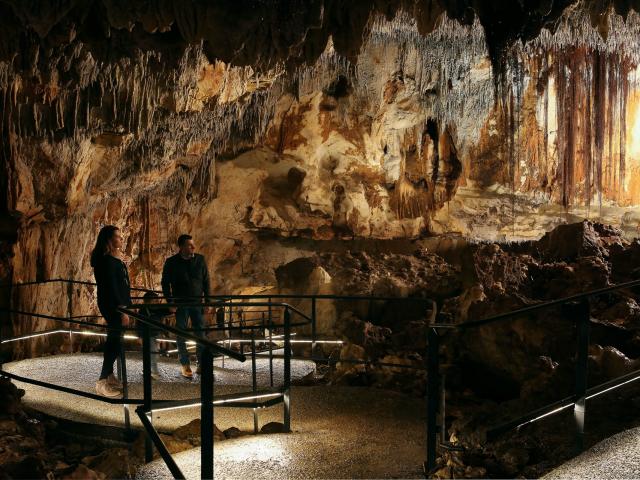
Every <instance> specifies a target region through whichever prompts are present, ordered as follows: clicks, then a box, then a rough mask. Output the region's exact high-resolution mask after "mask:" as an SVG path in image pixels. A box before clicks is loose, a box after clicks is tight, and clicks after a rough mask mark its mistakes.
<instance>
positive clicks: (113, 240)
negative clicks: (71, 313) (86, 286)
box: [91, 225, 131, 398]
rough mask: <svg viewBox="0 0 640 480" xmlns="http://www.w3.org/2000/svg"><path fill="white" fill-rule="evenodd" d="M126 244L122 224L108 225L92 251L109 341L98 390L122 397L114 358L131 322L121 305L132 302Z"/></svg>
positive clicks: (99, 302)
mask: <svg viewBox="0 0 640 480" xmlns="http://www.w3.org/2000/svg"><path fill="white" fill-rule="evenodd" d="M121 247H122V235H120V230H118V227H114V226H113V225H106V226H104V227H102V229H101V230H100V233H98V239H97V240H96V246H95V248H94V249H93V252H91V266H92V267H93V273H94V275H95V277H96V283H97V284H98V308H99V309H100V313H101V314H102V316H103V317H104V319H105V320H106V322H107V326H108V328H107V341H106V342H105V344H104V360H103V363H102V372H101V373H100V379H99V380H98V381H97V382H96V392H98V395H103V396H105V397H111V398H113V397H118V396H120V394H121V392H122V384H121V383H120V382H119V381H118V380H117V379H116V378H115V377H114V375H113V362H115V360H116V358H118V354H119V353H120V348H121V346H120V342H121V340H120V333H121V330H122V326H123V325H128V323H129V317H128V316H127V315H125V314H123V313H120V312H118V310H117V309H118V308H122V307H127V306H128V305H129V304H130V303H131V296H130V287H129V273H128V272H127V267H126V266H125V264H124V263H123V262H122V260H120V259H119V258H118V257H117V254H118V251H119V250H120V248H121Z"/></svg>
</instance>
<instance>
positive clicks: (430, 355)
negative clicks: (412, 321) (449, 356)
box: [425, 328, 440, 473]
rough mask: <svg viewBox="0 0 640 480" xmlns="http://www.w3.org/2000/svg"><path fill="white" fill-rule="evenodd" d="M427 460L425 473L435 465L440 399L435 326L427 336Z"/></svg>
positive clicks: (438, 345)
mask: <svg viewBox="0 0 640 480" xmlns="http://www.w3.org/2000/svg"><path fill="white" fill-rule="evenodd" d="M427 339H428V345H427V462H426V468H425V473H428V472H430V471H431V470H433V468H434V467H435V466H436V451H437V438H438V405H439V403H440V402H439V400H440V398H439V397H440V390H439V386H440V372H439V370H440V338H439V335H438V331H437V330H436V329H435V328H430V329H429V333H428V336H427Z"/></svg>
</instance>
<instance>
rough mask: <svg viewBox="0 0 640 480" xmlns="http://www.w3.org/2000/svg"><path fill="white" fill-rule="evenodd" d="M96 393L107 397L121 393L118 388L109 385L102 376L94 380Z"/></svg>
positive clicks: (117, 395)
mask: <svg viewBox="0 0 640 480" xmlns="http://www.w3.org/2000/svg"><path fill="white" fill-rule="evenodd" d="M96 393H97V394H98V395H102V396H103V397H109V398H115V397H119V396H120V395H121V394H122V392H121V391H120V390H116V389H115V388H113V387H112V386H111V385H109V382H108V381H107V379H106V378H103V379H102V380H98V381H97V382H96Z"/></svg>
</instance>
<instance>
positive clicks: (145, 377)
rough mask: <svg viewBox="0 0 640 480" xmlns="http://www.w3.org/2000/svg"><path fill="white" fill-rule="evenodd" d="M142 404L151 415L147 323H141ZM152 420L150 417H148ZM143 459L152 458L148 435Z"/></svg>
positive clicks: (149, 349) (149, 350) (149, 459)
mask: <svg viewBox="0 0 640 480" xmlns="http://www.w3.org/2000/svg"><path fill="white" fill-rule="evenodd" d="M142 391H143V400H144V403H143V404H142V407H143V410H144V413H145V415H148V416H149V417H151V415H152V413H151V402H152V398H151V395H152V391H151V339H150V337H149V325H147V324H146V323H142ZM149 420H150V421H152V419H151V418H149ZM144 460H145V462H147V463H149V462H150V461H151V460H153V444H152V443H151V438H149V436H148V435H146V436H145V438H144Z"/></svg>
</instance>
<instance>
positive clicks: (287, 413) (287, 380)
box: [284, 307, 291, 432]
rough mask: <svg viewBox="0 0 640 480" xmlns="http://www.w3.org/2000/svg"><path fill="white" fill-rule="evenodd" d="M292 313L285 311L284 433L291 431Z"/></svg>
mask: <svg viewBox="0 0 640 480" xmlns="http://www.w3.org/2000/svg"><path fill="white" fill-rule="evenodd" d="M290 390H291V312H289V307H285V309H284V431H285V432H290V431H291V396H290Z"/></svg>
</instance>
